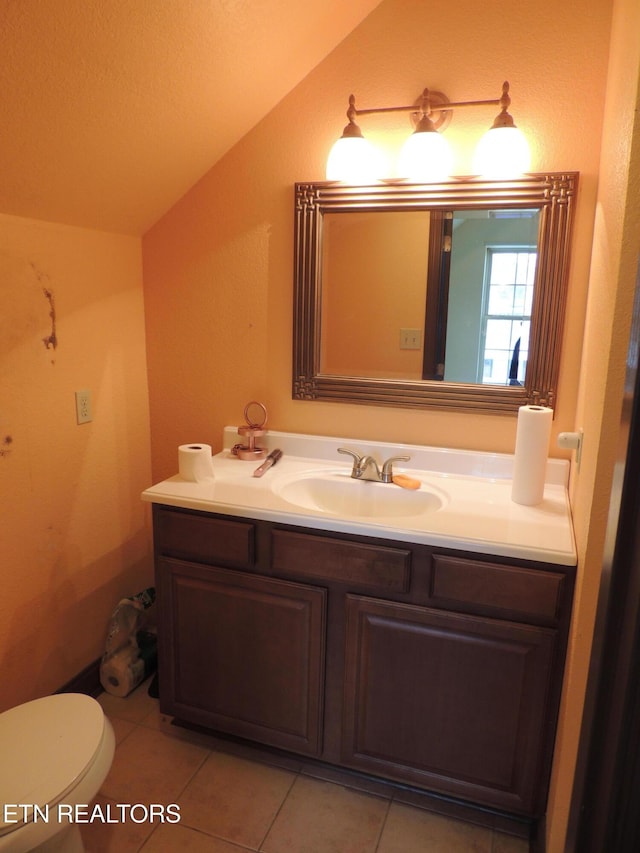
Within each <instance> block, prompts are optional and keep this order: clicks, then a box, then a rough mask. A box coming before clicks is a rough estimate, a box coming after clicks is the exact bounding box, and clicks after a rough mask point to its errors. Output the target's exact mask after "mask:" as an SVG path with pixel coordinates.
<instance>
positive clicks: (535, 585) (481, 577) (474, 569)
mask: <svg viewBox="0 0 640 853" xmlns="http://www.w3.org/2000/svg"><path fill="white" fill-rule="evenodd" d="M563 586H564V575H561V574H558V573H555V572H542V571H536V570H535V569H523V568H518V567H517V566H501V565H498V564H497V563H482V562H479V561H476V560H464V559H461V558H459V557H444V556H438V555H437V554H436V555H434V557H433V576H432V585H431V595H432V598H433V601H434V603H436V604H438V605H439V606H443V607H450V608H457V609H459V608H460V607H464V609H465V610H474V611H477V612H481V613H483V612H487V611H489V610H491V611H494V612H495V613H500V614H503V615H504V614H520V615H522V616H529V617H534V618H537V619H543V620H545V621H552V622H554V621H556V620H557V619H558V618H559V615H560V606H561V601H562V592H563Z"/></svg>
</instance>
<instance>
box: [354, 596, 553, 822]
mask: <svg viewBox="0 0 640 853" xmlns="http://www.w3.org/2000/svg"><path fill="white" fill-rule="evenodd" d="M555 641H556V632H555V631H554V630H552V629H548V628H539V627H531V626H528V625H520V624H516V623H512V622H503V621H499V620H495V619H488V618H483V617H477V616H470V615H462V614H457V613H444V612H441V611H436V610H430V609H427V608H424V607H418V606H415V605H410V604H401V603H391V602H384V601H377V600H375V599H370V598H363V597H359V596H347V646H346V675H345V704H344V714H343V757H344V760H345V763H347V764H350V765H351V766H354V767H358V768H361V769H364V770H368V771H370V772H374V773H379V774H381V775H383V776H387V777H391V778H396V779H400V780H403V781H406V782H410V783H413V784H417V785H420V786H421V787H424V788H428V789H430V790H433V791H438V792H442V793H445V794H451V795H454V796H456V797H461V798H464V799H469V800H472V801H474V802H476V803H480V804H486V805H489V806H495V807H498V808H503V809H508V810H509V811H512V812H513V811H515V812H520V813H522V814H533V813H534V812H535V811H536V810H540V811H543V810H544V796H543V788H544V787H545V785H546V779H543V778H542V777H543V776H544V775H545V771H544V768H546V767H547V766H548V762H547V761H546V760H545V759H548V752H547V750H549V749H550V748H551V735H552V727H553V720H548V719H547V717H548V716H549V710H548V702H549V698H548V697H549V682H550V678H551V671H552V663H553V655H554V646H555ZM551 716H553V715H552V714H551ZM547 727H549V728H548V729H547Z"/></svg>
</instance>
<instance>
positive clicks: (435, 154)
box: [398, 130, 453, 184]
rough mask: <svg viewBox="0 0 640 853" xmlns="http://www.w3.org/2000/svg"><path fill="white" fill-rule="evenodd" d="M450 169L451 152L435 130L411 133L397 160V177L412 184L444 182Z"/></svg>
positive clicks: (451, 163) (444, 140) (449, 173)
mask: <svg viewBox="0 0 640 853" xmlns="http://www.w3.org/2000/svg"><path fill="white" fill-rule="evenodd" d="M452 169H453V152H452V151H451V148H450V146H449V143H448V142H447V140H446V139H445V138H444V136H442V134H440V133H438V131H437V130H433V131H420V130H418V131H416V132H415V133H412V134H411V136H410V137H409V138H408V139H407V141H406V142H405V143H404V145H403V146H402V150H401V151H400V157H399V158H398V177H399V178H406V179H407V180H409V181H412V182H414V183H427V184H428V183H434V182H435V181H442V180H446V178H448V177H449V176H450V175H451V172H452Z"/></svg>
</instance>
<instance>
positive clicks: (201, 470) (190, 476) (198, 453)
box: [178, 444, 213, 483]
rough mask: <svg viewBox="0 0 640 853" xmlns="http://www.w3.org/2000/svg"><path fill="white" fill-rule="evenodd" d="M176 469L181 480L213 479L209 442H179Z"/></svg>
mask: <svg viewBox="0 0 640 853" xmlns="http://www.w3.org/2000/svg"><path fill="white" fill-rule="evenodd" d="M178 471H179V473H180V476H181V477H182V479H183V480H189V482H192V483H202V482H203V481H204V480H211V479H213V462H212V460H211V445H210V444H181V445H180V447H179V448H178Z"/></svg>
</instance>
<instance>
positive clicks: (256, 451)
mask: <svg viewBox="0 0 640 853" xmlns="http://www.w3.org/2000/svg"><path fill="white" fill-rule="evenodd" d="M252 407H254V408H253V412H252ZM244 419H245V423H246V425H245V426H241V427H238V435H241V436H242V437H243V438H244V439H246V441H247V444H236V445H235V446H234V447H233V448H232V453H234V454H235V455H236V456H237V457H238V458H239V459H249V460H251V459H264V457H265V456H266V455H267V448H266V447H257V446H256V438H258V437H259V436H261V435H264V434H265V432H266V429H265V424H266V423H267V407H266V406H265V405H264V404H263V403H259V402H258V401H257V400H251V402H249V403H247V405H246V406H245V407H244Z"/></svg>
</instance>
